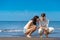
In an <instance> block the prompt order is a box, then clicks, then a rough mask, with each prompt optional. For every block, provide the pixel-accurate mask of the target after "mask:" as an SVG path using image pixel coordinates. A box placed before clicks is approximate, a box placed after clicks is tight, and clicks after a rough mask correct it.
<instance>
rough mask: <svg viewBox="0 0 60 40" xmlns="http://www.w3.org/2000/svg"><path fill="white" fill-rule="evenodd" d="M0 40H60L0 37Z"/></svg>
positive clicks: (55, 39)
mask: <svg viewBox="0 0 60 40" xmlns="http://www.w3.org/2000/svg"><path fill="white" fill-rule="evenodd" d="M0 40H60V38H57V37H55V38H42V39H40V38H37V37H33V38H27V37H0Z"/></svg>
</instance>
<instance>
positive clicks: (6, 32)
mask: <svg viewBox="0 0 60 40" xmlns="http://www.w3.org/2000/svg"><path fill="white" fill-rule="evenodd" d="M27 22H28V21H0V37H25V34H24V32H23V28H24V26H25V25H26V24H27ZM49 27H54V31H53V32H52V33H51V34H49V37H60V21H50V22H49ZM39 36H40V35H39V34H38V30H36V31H35V32H34V33H32V37H39ZM43 37H45V35H43Z"/></svg>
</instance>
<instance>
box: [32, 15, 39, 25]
mask: <svg viewBox="0 0 60 40" xmlns="http://www.w3.org/2000/svg"><path fill="white" fill-rule="evenodd" d="M38 18H39V16H34V17H33V18H32V21H33V24H35V25H36V21H37V19H38Z"/></svg>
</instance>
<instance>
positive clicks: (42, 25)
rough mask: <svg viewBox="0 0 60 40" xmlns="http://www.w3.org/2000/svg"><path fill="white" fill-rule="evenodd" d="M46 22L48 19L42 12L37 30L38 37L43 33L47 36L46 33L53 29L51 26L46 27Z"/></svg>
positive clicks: (47, 22)
mask: <svg viewBox="0 0 60 40" xmlns="http://www.w3.org/2000/svg"><path fill="white" fill-rule="evenodd" d="M48 24H49V20H48V19H47V18H46V15H45V13H42V14H41V17H40V22H39V30H38V32H39V34H40V37H42V35H43V34H45V36H46V38H48V34H49V33H51V32H52V31H53V30H54V28H52V27H49V28H48Z"/></svg>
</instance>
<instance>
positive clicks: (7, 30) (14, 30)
mask: <svg viewBox="0 0 60 40" xmlns="http://www.w3.org/2000/svg"><path fill="white" fill-rule="evenodd" d="M22 31H23V30H16V29H5V30H0V32H22Z"/></svg>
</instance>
